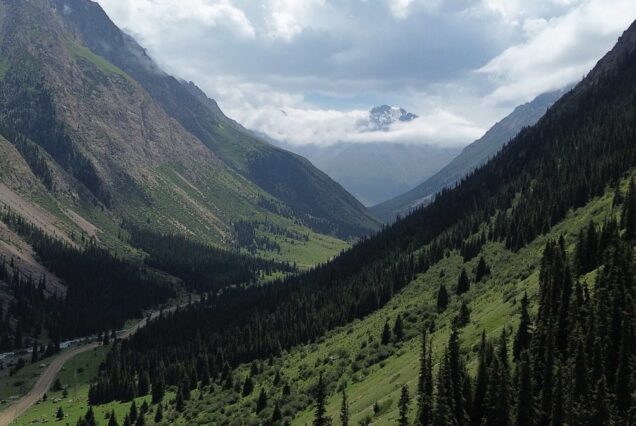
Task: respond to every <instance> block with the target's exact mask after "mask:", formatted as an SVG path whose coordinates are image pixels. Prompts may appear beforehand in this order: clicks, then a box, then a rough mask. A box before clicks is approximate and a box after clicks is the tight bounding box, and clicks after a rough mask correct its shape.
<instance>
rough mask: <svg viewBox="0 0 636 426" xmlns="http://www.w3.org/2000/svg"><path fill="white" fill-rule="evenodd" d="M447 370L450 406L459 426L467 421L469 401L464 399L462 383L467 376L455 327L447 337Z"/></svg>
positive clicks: (463, 383)
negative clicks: (449, 380)
mask: <svg viewBox="0 0 636 426" xmlns="http://www.w3.org/2000/svg"><path fill="white" fill-rule="evenodd" d="M448 371H449V374H450V379H451V382H450V392H451V405H450V406H451V407H452V410H453V415H454V418H455V422H457V424H458V425H460V426H461V425H464V424H466V423H468V413H467V405H468V404H469V402H468V401H466V399H465V394H464V385H465V381H466V380H467V379H468V378H467V374H466V371H465V369H464V364H463V362H462V359H461V354H460V348H459V333H458V331H457V329H456V328H455V327H453V328H452V329H451V334H450V337H449V338H448Z"/></svg>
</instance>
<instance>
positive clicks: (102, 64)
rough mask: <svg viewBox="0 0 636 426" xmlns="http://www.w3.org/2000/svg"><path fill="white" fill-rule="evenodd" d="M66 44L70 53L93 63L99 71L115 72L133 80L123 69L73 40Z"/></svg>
mask: <svg viewBox="0 0 636 426" xmlns="http://www.w3.org/2000/svg"><path fill="white" fill-rule="evenodd" d="M66 46H67V48H68V50H69V52H70V53H71V55H73V56H75V57H76V58H81V59H84V60H86V61H88V62H90V63H91V64H93V65H95V66H96V67H97V68H98V69H99V70H100V71H102V72H104V73H105V74H117V75H119V76H121V77H124V78H125V79H127V80H129V81H131V82H132V81H133V79H132V78H131V77H130V76H129V75H128V74H126V73H125V72H124V71H122V70H121V69H120V68H118V67H117V66H115V65H113V64H111V63H110V62H108V61H107V60H106V59H104V58H102V57H101V56H98V55H96V54H94V53H93V52H92V51H91V50H89V49H88V48H86V47H84V46H81V45H79V44H77V43H73V42H68V43H67V44H66Z"/></svg>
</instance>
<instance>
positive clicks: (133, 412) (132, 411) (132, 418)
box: [128, 401, 139, 422]
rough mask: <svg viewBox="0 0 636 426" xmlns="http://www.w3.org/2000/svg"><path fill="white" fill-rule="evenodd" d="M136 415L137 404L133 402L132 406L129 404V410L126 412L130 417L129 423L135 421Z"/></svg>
mask: <svg viewBox="0 0 636 426" xmlns="http://www.w3.org/2000/svg"><path fill="white" fill-rule="evenodd" d="M138 415H139V413H138V412H137V404H136V403H135V401H133V402H132V404H130V410H129V411H128V416H129V417H130V421H131V422H135V421H137V416H138Z"/></svg>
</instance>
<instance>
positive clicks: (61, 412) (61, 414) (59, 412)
mask: <svg viewBox="0 0 636 426" xmlns="http://www.w3.org/2000/svg"><path fill="white" fill-rule="evenodd" d="M55 418H56V419H58V420H62V419H63V418H64V410H62V407H58V409H57V413H56V414H55Z"/></svg>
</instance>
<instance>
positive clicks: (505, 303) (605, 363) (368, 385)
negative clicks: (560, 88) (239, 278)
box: [88, 22, 636, 425]
mask: <svg viewBox="0 0 636 426" xmlns="http://www.w3.org/2000/svg"><path fill="white" fill-rule="evenodd" d="M635 99H636V22H634V23H633V24H632V25H631V26H630V28H629V29H628V30H627V31H626V32H625V33H624V34H623V36H622V37H621V38H620V39H619V41H618V43H617V44H616V46H615V47H614V48H613V49H612V51H611V52H609V53H608V54H607V55H605V56H604V57H603V58H602V59H601V60H600V61H599V62H598V64H597V65H596V66H595V67H594V69H593V70H592V71H591V72H590V73H589V74H588V75H587V76H586V77H585V78H584V79H583V81H582V82H580V83H579V84H578V85H577V86H576V87H575V88H574V89H572V90H571V91H569V92H568V93H566V94H564V95H563V96H562V97H561V98H560V99H559V100H558V101H557V102H555V104H554V105H553V106H552V107H551V108H550V109H549V110H548V111H547V113H546V114H545V115H544V116H543V117H542V118H541V119H539V121H538V122H537V123H536V124H535V125H534V126H531V127H527V128H525V129H523V130H522V131H521V132H520V133H519V134H518V135H517V136H515V137H514V138H513V139H512V140H511V141H510V142H509V143H508V144H506V145H505V146H504V147H503V148H502V149H501V151H499V152H498V153H497V154H496V155H495V156H494V157H493V158H491V159H490V160H489V161H487V162H486V164H484V165H483V166H482V167H479V168H478V169H476V170H475V171H474V172H473V173H471V174H470V175H468V176H467V177H466V178H465V179H463V180H462V181H461V182H460V183H459V184H458V185H457V186H455V187H453V188H449V189H446V190H444V191H442V192H441V193H440V194H439V195H438V196H437V197H435V199H434V200H432V202H431V203H430V204H428V205H427V206H426V207H424V208H422V209H418V210H416V211H414V212H412V213H411V214H409V215H407V216H406V217H404V218H403V219H401V220H398V221H396V222H395V223H393V224H391V225H389V226H387V227H385V228H384V229H383V230H382V231H381V232H379V233H378V234H376V235H374V236H373V237H370V238H368V239H366V240H364V241H360V242H359V243H358V244H356V245H355V246H354V247H352V248H351V249H350V250H348V251H346V252H344V253H343V254H341V255H340V256H338V257H337V258H335V259H333V260H332V261H331V262H330V263H328V264H325V265H322V266H320V267H318V268H315V269H313V270H311V271H307V272H306V273H304V274H302V275H300V276H295V277H291V278H288V279H286V280H284V281H282V282H277V283H275V284H273V285H269V286H262V287H254V288H250V289H247V290H246V291H244V292H241V291H237V292H234V293H233V294H231V295H227V297H225V296H224V297H219V298H213V299H212V300H211V299H206V300H203V301H201V303H197V304H195V305H192V306H190V307H188V308H187V309H183V310H181V311H179V312H176V313H174V314H172V315H167V316H166V317H165V318H162V319H159V320H157V321H155V322H153V323H152V324H150V325H149V326H148V327H147V328H145V329H144V330H142V331H140V332H139V333H138V334H136V335H135V336H134V337H133V338H132V339H130V340H128V341H125V342H123V343H121V344H117V345H115V347H114V349H113V350H111V351H110V353H109V355H108V356H107V358H106V361H105V362H104V363H103V364H102V368H100V369H99V372H98V373H97V379H96V380H95V381H94V382H93V383H92V385H91V390H90V391H89V392H88V397H89V401H90V402H91V403H92V404H94V405H95V406H100V405H101V404H103V403H105V402H111V401H126V402H129V401H131V400H132V399H133V398H134V397H135V396H136V397H138V398H139V399H138V400H137V401H141V399H143V398H144V397H146V396H145V395H146V394H147V393H148V392H149V391H150V389H149V386H146V384H147V383H148V382H150V380H151V379H150V378H151V377H152V378H153V379H154V382H153V390H155V385H157V389H162V390H163V389H164V388H168V389H173V390H175V392H176V397H174V398H173V397H172V394H171V395H170V396H169V397H167V398H165V399H164V395H163V393H161V394H160V395H158V396H157V395H156V393H155V392H153V394H154V395H155V396H156V397H155V402H157V399H159V400H161V399H164V404H162V405H160V406H161V407H162V409H163V410H164V411H163V412H162V415H165V416H167V418H170V421H171V422H172V423H175V424H189V423H192V422H193V421H195V422H200V423H203V424H225V423H232V422H237V423H254V424H257V423H262V422H269V421H273V422H281V423H282V422H289V423H290V424H309V423H312V421H313V424H317V425H325V424H328V423H329V422H330V420H329V418H335V417H336V416H338V415H339V413H342V414H343V417H344V418H345V423H346V420H350V421H351V422H355V423H358V424H371V423H374V424H381V425H385V424H386V425H388V424H395V423H396V421H397V420H399V419H400V418H401V420H400V423H401V424H410V423H411V422H412V421H413V418H414V417H415V416H416V415H417V416H418V419H417V423H418V424H420V423H421V424H440V425H446V424H493V425H502V424H512V423H513V422H514V423H517V424H565V423H568V424H599V425H609V424H615V423H617V424H628V423H629V421H630V417H631V415H632V414H633V409H634V399H633V395H632V390H633V389H634V388H635V386H636V382H635V380H636V378H635V376H634V374H633V371H634V370H633V362H632V361H633V358H634V345H633V342H632V340H633V337H632V336H633V333H634V330H635V327H636V324H635V323H634V318H635V316H634V313H635V311H636V304H635V302H634V301H635V300H636V299H634V296H635V294H634V293H635V290H634V277H633V271H634V267H636V262H635V260H634V253H633V247H634V242H635V241H636V183H634V178H635V176H636V145H635V144H634V135H635V134H636V103H635V102H634V100H635ZM416 371H419V375H418V374H416V373H415V372H416ZM138 383H141V384H143V385H144V386H141V385H139V386H138V387H137V386H136V385H137V384H138ZM139 388H142V389H144V391H145V392H144V393H143V395H141V394H139V393H135V389H139ZM347 395H348V396H349V399H348V400H347ZM409 396H412V397H409ZM415 396H417V397H415ZM341 401H342V402H341ZM398 401H399V402H398ZM116 404H120V403H116ZM103 407H104V409H105V410H111V409H112V405H105V406H103ZM125 407H126V408H127V406H124V407H121V408H123V409H122V410H121V412H124V409H125ZM340 407H342V410H340ZM102 410H103V409H102ZM91 413H92V412H91ZM416 413H417V414H416ZM103 414H104V411H100V412H99V415H100V416H101V415H103ZM272 419H273V420H272ZM431 419H432V420H431ZM513 419H514V420H513ZM569 419H571V420H569Z"/></svg>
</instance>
